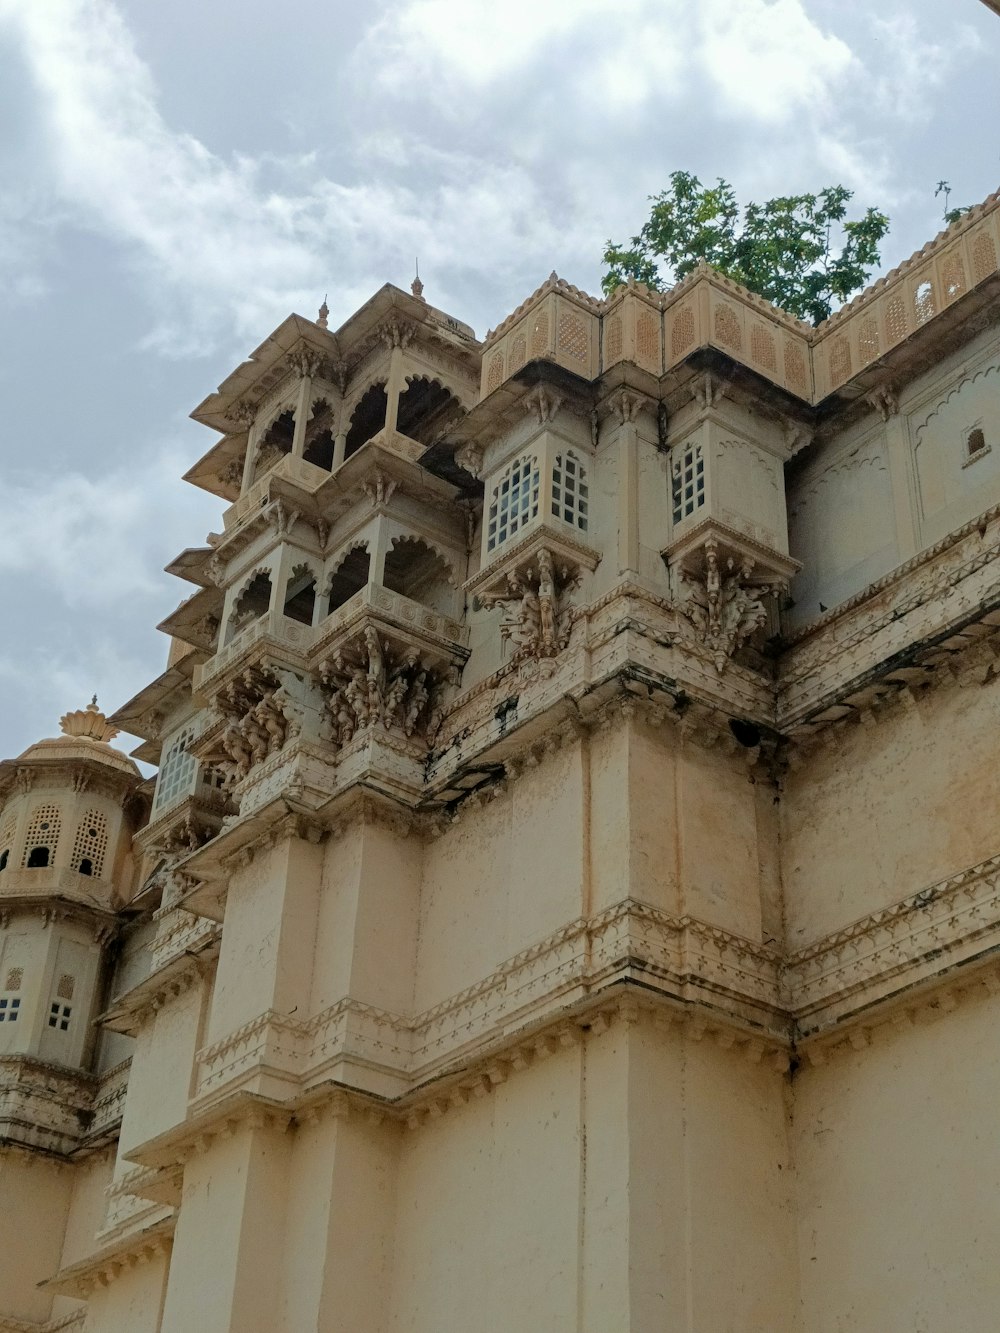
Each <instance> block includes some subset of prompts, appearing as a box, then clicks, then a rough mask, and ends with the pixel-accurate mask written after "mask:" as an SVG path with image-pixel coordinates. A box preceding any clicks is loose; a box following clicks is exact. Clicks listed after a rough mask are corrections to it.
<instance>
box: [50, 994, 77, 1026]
mask: <svg viewBox="0 0 1000 1333" xmlns="http://www.w3.org/2000/svg"><path fill="white" fill-rule="evenodd" d="M72 1012H73V1006H72V1005H71V1004H60V1003H59V1001H58V1000H53V1001H52V1003H51V1004H50V1005H49V1027H50V1028H57V1029H58V1030H59V1031H60V1032H68V1031H69V1020H70V1015H71V1014H72Z"/></svg>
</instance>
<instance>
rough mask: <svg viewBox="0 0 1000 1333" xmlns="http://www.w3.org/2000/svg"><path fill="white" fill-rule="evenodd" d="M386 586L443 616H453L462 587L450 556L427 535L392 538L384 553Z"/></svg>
mask: <svg viewBox="0 0 1000 1333" xmlns="http://www.w3.org/2000/svg"><path fill="white" fill-rule="evenodd" d="M382 583H383V586H384V587H386V588H388V590H389V591H390V592H395V593H399V594H400V595H401V596H403V597H406V598H408V599H409V600H410V601H411V602H420V603H421V605H423V606H426V607H429V608H430V609H431V610H433V611H437V612H439V613H440V614H441V615H451V614H452V613H453V611H454V609H455V606H454V603H455V598H456V594H457V590H458V586H459V582H458V578H457V575H456V572H455V570H454V568H453V566H452V563H451V561H450V559H449V558H448V557H447V556H446V555H445V554H444V553H443V552H442V551H441V550H440V549H439V548H438V547H436V546H435V545H433V544H432V543H431V542H429V541H428V540H427V539H426V538H425V537H421V536H417V535H415V534H414V535H409V534H401V535H399V536H397V537H393V538H392V541H391V544H390V547H389V549H388V550H387V551H386V553H385V563H384V566H383V570H382Z"/></svg>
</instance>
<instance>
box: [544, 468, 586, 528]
mask: <svg viewBox="0 0 1000 1333" xmlns="http://www.w3.org/2000/svg"><path fill="white" fill-rule="evenodd" d="M552 513H553V514H554V515H555V517H556V518H561V519H562V520H563V522H564V523H571V524H572V525H573V527H575V528H579V529H580V531H581V532H586V531H587V521H588V517H589V514H590V491H589V488H588V486H587V470H586V468H585V467H584V466H583V464H582V463H581V461H580V459H579V458H577V456H576V454H575V453H573V451H572V449H570V450H567V452H566V453H565V454H556V461H555V463H554V464H553V467H552Z"/></svg>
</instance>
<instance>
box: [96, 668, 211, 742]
mask: <svg viewBox="0 0 1000 1333" xmlns="http://www.w3.org/2000/svg"><path fill="white" fill-rule="evenodd" d="M204 660H205V654H204V653H199V652H198V651H197V650H195V651H193V652H190V653H185V655H184V656H183V657H182V658H180V659H179V660H178V661H177V662H176V663H175V664H174V665H173V666H169V667H167V669H166V671H164V672H163V673H162V674H161V675H159V676H157V677H156V679H155V680H152V681H150V683H149V684H148V685H147V686H145V688H144V689H141V690H140V691H139V693H138V694H137V695H135V696H134V697H133V698H131V699H130V700H129V701H128V703H126V704H122V706H121V708H119V709H118V710H117V712H115V713H113V714H112V715H111V717H110V718H109V719H108V720H109V722H111V723H113V725H114V726H116V727H118V728H119V729H120V730H121V731H127V732H128V734H129V735H130V736H140V737H141V738H142V739H143V740H146V741H157V740H159V739H160V726H161V724H162V721H163V718H164V716H165V715H166V714H167V713H168V712H169V711H170V709H171V708H172V707H173V706H174V705H175V704H176V703H179V702H180V701H181V700H182V699H184V698H186V697H187V696H188V695H189V694H190V693H191V676H192V675H193V673H194V668H195V666H196V665H197V664H198V663H200V662H203V661H204Z"/></svg>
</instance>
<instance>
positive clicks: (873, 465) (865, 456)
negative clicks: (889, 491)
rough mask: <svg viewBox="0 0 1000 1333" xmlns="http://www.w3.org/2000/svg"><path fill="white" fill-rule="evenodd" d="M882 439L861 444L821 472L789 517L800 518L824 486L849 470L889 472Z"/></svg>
mask: <svg viewBox="0 0 1000 1333" xmlns="http://www.w3.org/2000/svg"><path fill="white" fill-rule="evenodd" d="M880 444H881V441H880V440H878V439H870V440H867V441H866V442H865V443H864V444H860V445H859V446H858V447H857V449H855V450H854V452H853V453H852V454H850V455H849V456H848V457H847V458H845V459H844V460H843V461H842V462H840V463H834V464H833V466H832V467H828V468H827V469H826V471H825V472H822V473H820V475H819V476H818V477H817V478H816V480H815V481H814V482H813V483H812V485H811V486H810V487H809V489H808V490H807V491H806V492H805V494H804V495H803V496H802V497H801V499H800V500H798V502H797V503H796V504H795V505H794V507H793V508H791V509H789V511H788V517H789V519H793V518H798V516H799V515H800V514H801V513H803V512H804V511H805V510H806V509H808V508H809V505H810V503H811V502H812V501H813V500H814V499H815V498H816V497H817V496H818V495H819V493H820V491H821V490H822V489H823V487H824V486H827V485H829V483H830V482H831V481H833V480H834V479H835V478H836V477H841V476H844V475H845V474H846V473H848V472H863V471H864V470H865V469H866V468H867V469H868V470H869V471H872V472H887V471H888V468H887V467H886V462H885V458H884V457H883V456H882V453H881V450H880Z"/></svg>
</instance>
